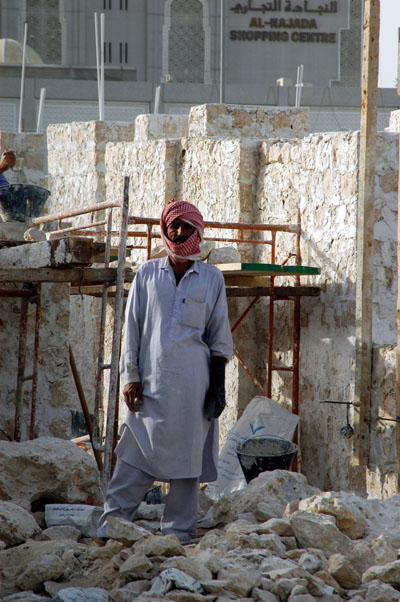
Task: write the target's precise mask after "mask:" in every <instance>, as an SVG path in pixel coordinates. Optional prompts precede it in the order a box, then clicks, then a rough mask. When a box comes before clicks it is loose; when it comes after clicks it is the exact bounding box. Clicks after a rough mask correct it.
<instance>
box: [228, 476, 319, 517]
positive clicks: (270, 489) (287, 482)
mask: <svg viewBox="0 0 400 602" xmlns="http://www.w3.org/2000/svg"><path fill="white" fill-rule="evenodd" d="M317 493H320V491H319V490H318V489H316V488H315V487H311V486H309V485H308V484H307V479H306V477H305V476H304V475H302V474H300V473H298V472H290V471H288V470H273V471H271V472H268V471H266V472H262V473H261V474H260V475H259V476H258V477H257V478H256V479H253V480H252V481H251V482H250V483H249V484H248V486H247V487H246V488H245V489H243V490H242V491H239V492H236V493H233V494H231V499H232V506H231V511H232V514H238V513H240V512H249V511H251V512H255V511H257V508H258V505H259V503H260V502H264V503H269V502H274V504H275V505H278V506H286V505H287V504H289V502H298V501H299V500H302V499H304V498H308V497H311V496H312V495H315V494H317Z"/></svg>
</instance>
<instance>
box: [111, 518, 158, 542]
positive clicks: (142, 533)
mask: <svg viewBox="0 0 400 602" xmlns="http://www.w3.org/2000/svg"><path fill="white" fill-rule="evenodd" d="M149 535H150V532H149V531H147V530H146V529H143V527H138V526H137V525H135V523H132V522H131V521H129V520H125V519H124V518H119V517H116V516H109V517H108V519H107V537H110V538H111V539H116V540H117V541H121V542H123V543H125V544H127V545H132V544H133V543H134V542H136V541H139V539H143V537H148V536H149Z"/></svg>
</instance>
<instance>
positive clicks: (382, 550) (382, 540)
mask: <svg viewBox="0 0 400 602" xmlns="http://www.w3.org/2000/svg"><path fill="white" fill-rule="evenodd" d="M348 560H349V561H350V563H351V565H352V566H353V568H354V569H355V570H356V571H357V572H358V573H359V574H360V575H362V574H363V573H365V571H366V570H367V569H368V568H369V567H370V566H376V565H385V564H388V563H390V562H394V561H395V560H397V550H396V549H395V548H393V547H392V546H391V545H390V541H389V540H388V538H386V537H385V536H380V537H377V538H376V539H372V540H369V541H366V540H364V541H361V542H360V543H358V544H355V545H354V548H353V550H352V552H351V554H350V556H349V558H348Z"/></svg>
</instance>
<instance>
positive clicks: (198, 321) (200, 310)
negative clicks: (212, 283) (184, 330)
mask: <svg viewBox="0 0 400 602" xmlns="http://www.w3.org/2000/svg"><path fill="white" fill-rule="evenodd" d="M182 305H183V307H182V318H181V323H182V324H183V325H184V326H190V327H191V328H204V327H205V319H206V303H205V302H204V301H200V300H198V299H185V303H182Z"/></svg>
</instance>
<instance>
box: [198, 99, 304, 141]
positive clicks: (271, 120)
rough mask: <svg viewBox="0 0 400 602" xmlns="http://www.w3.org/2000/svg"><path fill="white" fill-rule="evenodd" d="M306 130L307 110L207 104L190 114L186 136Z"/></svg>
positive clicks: (292, 133)
mask: <svg viewBox="0 0 400 602" xmlns="http://www.w3.org/2000/svg"><path fill="white" fill-rule="evenodd" d="M308 131H309V113H308V110H306V109H295V108H287V109H281V108H277V109H268V110H267V111H264V110H263V109H260V108H255V107H248V106H238V105H223V104H206V105H199V106H196V107H193V108H192V109H191V110H190V113H189V137H190V138H202V137H203V138H204V137H219V138H224V137H230V138H237V137H239V138H240V137H242V138H265V137H267V136H291V137H293V136H304V135H305V134H306V133H307V132H308Z"/></svg>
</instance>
